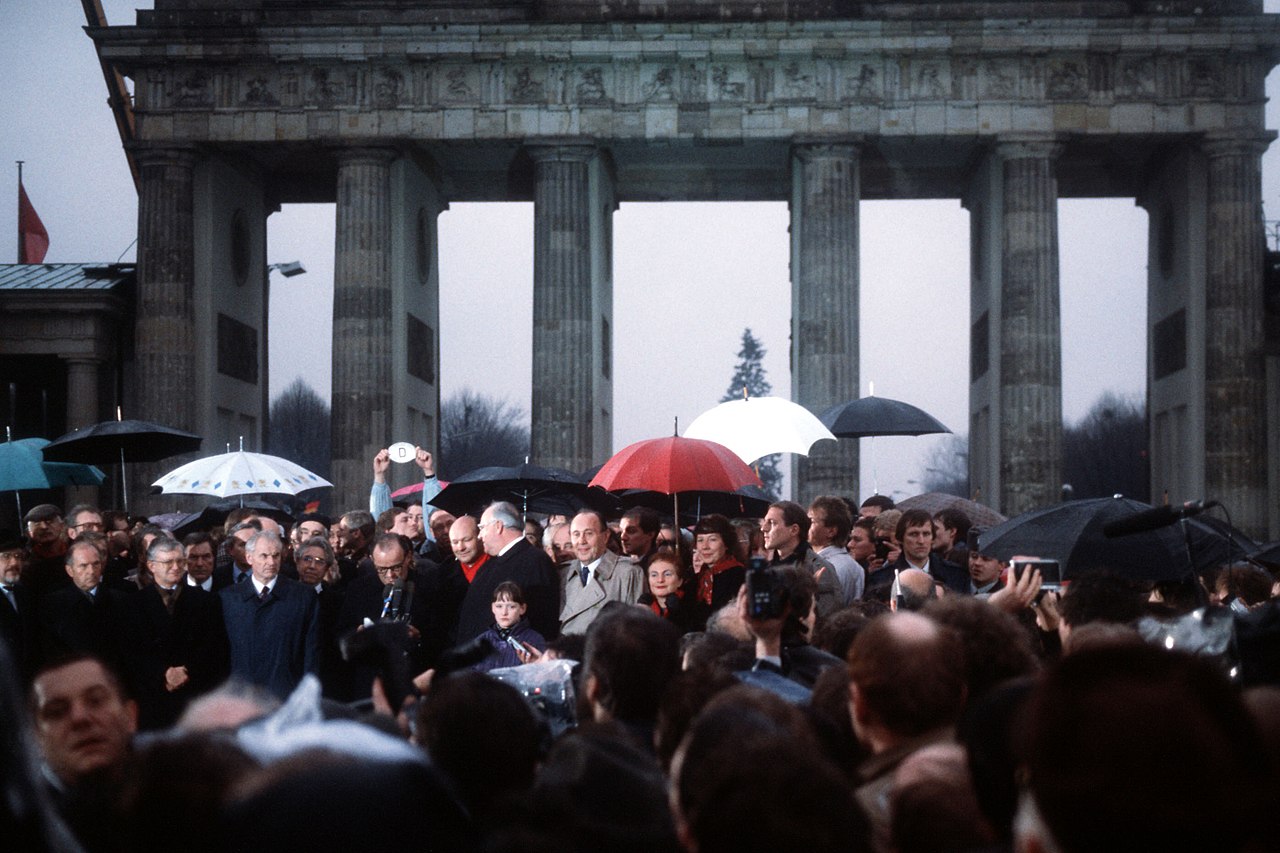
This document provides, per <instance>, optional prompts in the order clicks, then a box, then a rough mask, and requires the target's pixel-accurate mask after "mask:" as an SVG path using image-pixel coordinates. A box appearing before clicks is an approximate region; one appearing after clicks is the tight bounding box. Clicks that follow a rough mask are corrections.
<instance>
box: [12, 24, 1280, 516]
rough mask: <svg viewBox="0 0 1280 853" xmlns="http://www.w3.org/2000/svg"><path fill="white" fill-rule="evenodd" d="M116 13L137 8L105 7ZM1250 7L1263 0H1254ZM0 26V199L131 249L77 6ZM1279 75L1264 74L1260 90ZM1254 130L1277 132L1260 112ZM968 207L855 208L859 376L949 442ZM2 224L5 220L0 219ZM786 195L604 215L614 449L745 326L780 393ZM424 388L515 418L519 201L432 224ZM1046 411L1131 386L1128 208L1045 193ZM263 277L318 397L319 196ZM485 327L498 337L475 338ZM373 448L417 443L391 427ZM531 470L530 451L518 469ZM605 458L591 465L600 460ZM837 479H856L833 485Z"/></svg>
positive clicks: (1141, 249)
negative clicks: (437, 382)
mask: <svg viewBox="0 0 1280 853" xmlns="http://www.w3.org/2000/svg"><path fill="white" fill-rule="evenodd" d="M103 5H104V7H105V9H106V13H107V18H108V21H109V22H110V23H112V24H127V23H132V22H133V19H134V16H133V10H134V9H137V8H149V7H150V5H151V4H149V3H137V2H126V1H125V0H105V2H104V4H103ZM1266 5H1267V10H1268V11H1277V10H1278V9H1280V0H1267V4H1266ZM4 8H5V13H4V16H3V22H4V26H3V27H0V79H4V80H6V81H7V85H6V86H5V88H4V90H3V92H2V93H0V106H2V107H3V113H2V114H3V115H4V116H5V123H4V127H3V128H2V129H0V199H10V200H16V197H17V191H16V190H17V175H16V169H15V167H14V166H13V161H15V160H20V159H21V160H26V161H27V162H26V167H25V169H26V171H25V179H24V183H25V185H26V188H27V192H28V195H29V196H30V197H31V200H32V203H33V204H34V205H35V207H36V210H37V211H38V212H39V214H40V216H41V218H42V219H43V221H44V223H45V226H46V228H47V229H48V231H49V235H50V248H49V254H48V257H47V260H49V261H51V262H80V261H95V262H111V261H115V260H116V259H117V258H123V259H124V260H130V261H131V260H133V258H134V250H133V247H132V246H131V243H132V241H133V240H134V237H135V236H136V228H137V223H136V217H137V196H136V193H135V191H134V188H133V185H132V182H131V181H130V179H129V174H128V168H127V166H126V163H125V158H124V155H123V153H122V151H121V148H120V143H119V138H118V136H117V134H116V130H115V126H114V123H113V120H112V117H111V113H110V110H109V109H108V108H107V106H106V90H105V84H104V83H103V80H102V75H101V73H100V71H99V69H98V65H97V61H96V57H95V55H94V51H93V45H92V42H90V40H89V39H88V37H87V36H85V35H84V33H83V31H82V29H81V28H82V27H83V25H84V18H83V13H82V11H81V8H80V4H78V3H74V2H71V1H70V0H58V2H49V0H5V2H4ZM1277 86H1280V76H1278V75H1277V74H1275V73H1273V74H1272V76H1271V77H1270V78H1269V79H1268V86H1267V91H1268V95H1269V96H1270V97H1272V98H1273V99H1274V97H1275V93H1276V90H1277ZM1267 116H1268V122H1267V123H1268V126H1269V127H1272V128H1274V127H1276V126H1277V125H1278V124H1280V116H1278V115H1277V110H1276V107H1275V104H1274V102H1272V103H1269V104H1268V113H1267ZM1264 171H1265V181H1264V191H1263V201H1264V205H1265V207H1266V211H1267V215H1268V217H1269V218H1280V154H1278V153H1277V150H1276V147H1275V146H1273V147H1272V150H1271V151H1269V152H1268V153H1267V155H1265V157H1264ZM0 210H2V211H3V213H2V214H0V235H2V236H0V258H3V259H4V260H5V261H6V262H11V261H12V260H15V259H16V253H17V249H16V224H15V223H16V218H17V213H16V201H11V202H9V203H6V204H2V205H0ZM968 219H969V217H968V213H967V211H965V210H964V209H963V208H961V207H960V204H959V201H958V200H956V201H921V202H864V203H863V204H862V206H861V229H862V230H861V241H862V259H861V263H862V267H861V282H862V283H861V308H862V313H861V344H860V353H861V377H862V383H861V384H862V388H861V392H862V394H864V395H865V394H866V393H867V392H868V385H869V383H870V382H874V383H875V392H876V394H878V395H880V396H886V397H895V398H898V399H902V400H906V401H908V402H911V403H914V404H915V405H918V406H921V407H922V408H925V409H926V410H928V411H929V412H931V413H932V414H934V415H935V416H936V417H938V418H939V419H940V420H942V422H943V423H945V424H947V425H948V426H949V427H951V428H952V429H954V430H955V431H957V432H964V431H965V429H966V423H967V420H968V414H967V413H968V404H967V394H968V363H969V358H968V352H969V340H968V327H969V308H968V287H969V281H968V270H969V262H968V251H969V238H968V229H969V223H968ZM3 223H7V226H5V225H3ZM787 223H788V215H787V207H786V205H785V204H784V203H770V204H763V203H753V204H746V203H700V204H675V203H666V204H638V203H634V204H623V205H621V207H620V208H619V209H618V211H617V213H616V214H615V216H614V243H615V247H614V330H615V332H614V340H615V353H614V364H615V370H614V388H615V391H614V412H615V415H614V420H615V425H614V449H615V450H617V449H621V448H622V447H624V446H625V445H627V444H629V443H631V442H633V441H638V440H640V439H644V438H652V437H656V436H661V435H668V434H670V431H671V427H672V419H673V417H679V419H680V423H681V424H688V423H690V422H691V421H692V420H693V419H694V418H695V417H697V416H698V415H699V414H700V413H701V412H703V411H705V410H706V409H708V408H710V407H711V406H713V405H715V403H716V401H717V400H719V398H720V396H721V395H722V394H723V393H724V392H725V390H726V386H727V384H728V381H729V378H730V377H731V375H732V373H733V366H734V363H735V361H736V353H737V349H738V344H739V341H740V338H741V334H742V330H743V329H744V328H746V327H750V328H751V329H752V330H753V332H754V333H755V334H756V336H757V337H758V338H759V339H760V340H761V342H762V343H763V344H764V346H765V347H766V349H767V350H768V356H767V357H766V360H765V368H766V371H767V374H768V378H769V380H770V381H771V382H772V383H773V387H774V393H775V394H777V395H779V396H784V397H785V396H789V394H790V390H791V389H790V376H789V374H788V365H787V362H788V355H787V352H788V345H789V344H788V336H789V323H790V283H789V280H788V269H787V265H788V252H789V249H788V235H787ZM439 227H440V273H441V304H440V346H441V359H440V364H441V370H440V376H441V383H442V390H443V393H444V395H445V396H447V395H449V394H450V393H451V392H454V391H457V390H459V389H461V388H464V387H468V386H470V387H472V388H474V389H476V390H478V391H481V392H483V393H488V394H493V395H497V396H500V397H505V398H508V399H510V400H512V401H514V402H516V403H517V404H519V405H520V406H521V407H522V408H524V409H525V410H526V411H527V410H528V407H529V394H530V350H531V340H532V331H531V324H532V304H533V303H532V287H533V206H532V204H476V203H472V204H454V205H453V206H452V207H451V208H450V209H449V210H448V211H446V212H445V213H444V214H443V215H442V216H441V217H440V220H439ZM1059 229H1060V236H1059V241H1060V243H1059V245H1060V258H1061V283H1062V326H1063V342H1062V354H1063V371H1062V373H1063V410H1064V414H1065V416H1066V418H1067V420H1068V421H1074V420H1078V419H1079V418H1080V417H1081V416H1083V415H1084V413H1085V412H1086V411H1087V410H1088V409H1089V407H1090V406H1091V405H1092V404H1093V402H1094V401H1095V400H1096V399H1097V398H1098V397H1099V396H1100V395H1102V394H1103V393H1104V392H1107V391H1113V392H1116V393H1119V394H1123V395H1130V396H1135V397H1140V396H1141V395H1142V394H1143V391H1144V386H1145V379H1144V359H1145V351H1146V245H1147V232H1146V229H1147V216H1146V213H1145V211H1143V210H1142V209H1141V208H1139V207H1137V206H1136V205H1135V204H1134V202H1133V199H1096V200H1074V199H1063V200H1062V201H1060V203H1059ZM268 232H269V233H268V245H269V249H268V254H269V258H268V259H269V261H271V262H281V261H291V260H300V261H302V262H303V264H304V265H305V266H306V268H307V270H308V272H307V274H306V275H303V276H298V277H295V278H291V279H287V280H285V279H281V278H280V277H279V276H273V280H272V302H271V313H272V323H271V329H270V342H271V343H270V347H271V349H270V368H271V369H270V383H271V388H272V393H273V394H274V393H277V392H278V391H280V390H281V389H283V388H284V387H285V386H286V385H287V384H289V383H290V382H291V381H292V380H293V379H294V378H296V377H298V376H301V377H302V378H303V379H304V380H305V381H306V382H308V383H309V384H311V385H312V386H313V387H315V388H316V389H317V390H318V391H320V392H321V394H322V395H323V396H325V397H326V398H327V397H328V389H329V382H330V375H331V354H330V330H331V326H332V288H333V207H332V205H287V206H285V207H284V209H283V210H281V211H280V212H279V213H277V214H275V215H273V216H272V217H271V219H270V220H269V223H268ZM486 325H487V326H488V328H492V329H494V330H496V331H495V334H494V341H495V342H496V344H495V345H489V346H477V345H476V340H477V334H483V330H484V329H485V328H486ZM387 438H388V440H400V439H405V440H411V441H412V440H415V439H417V438H418V437H412V436H388V437H387ZM938 440H939V439H936V438H930V437H922V438H897V439H879V440H877V441H876V442H875V447H874V451H870V450H869V441H868V440H863V445H862V446H863V471H862V484H861V488H860V489H859V490H858V491H857V493H858V494H859V495H860V496H864V495H866V494H869V493H870V492H871V490H872V486H873V481H874V482H875V483H876V484H878V486H879V491H880V492H882V493H885V494H891V495H895V496H896V497H898V498H901V497H905V496H907V495H910V494H914V493H915V492H917V491H919V489H918V488H917V487H916V485H915V484H914V483H913V482H912V481H915V480H918V479H921V478H922V475H923V468H924V466H925V464H926V462H925V459H926V457H927V455H928V452H929V450H930V449H931V448H932V447H933V446H934V445H935V443H936V442H937V441H938ZM535 461H536V460H535ZM599 461H603V460H599ZM850 491H853V490H852V489H850Z"/></svg>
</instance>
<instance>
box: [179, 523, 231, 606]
mask: <svg viewBox="0 0 1280 853" xmlns="http://www.w3.org/2000/svg"><path fill="white" fill-rule="evenodd" d="M182 547H183V550H184V551H185V553H186V558H187V575H186V583H187V586H198V587H200V589H202V590H204V591H205V592H219V591H221V590H222V588H223V587H226V586H231V584H232V583H233V581H234V577H233V576H232V567H231V566H217V561H218V547H217V545H215V544H214V541H213V537H212V536H210V535H209V534H208V533H188V534H187V535H186V536H185V537H183V539H182Z"/></svg>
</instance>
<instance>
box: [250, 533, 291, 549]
mask: <svg viewBox="0 0 1280 853" xmlns="http://www.w3.org/2000/svg"><path fill="white" fill-rule="evenodd" d="M263 539H270V540H271V541H273V542H275V543H276V544H277V545H279V546H280V547H281V548H283V547H284V540H282V539H281V538H280V534H279V533H276V532H275V531H274V530H259V531H258V532H257V533H255V534H253V535H252V536H250V537H249V541H248V542H246V543H244V550H245V551H253V550H254V549H256V548H257V547H258V542H259V541H261V540H263Z"/></svg>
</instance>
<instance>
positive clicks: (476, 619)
mask: <svg viewBox="0 0 1280 853" xmlns="http://www.w3.org/2000/svg"><path fill="white" fill-rule="evenodd" d="M503 581H514V582H515V583H517V584H519V585H520V591H521V592H523V593H524V600H525V603H526V604H528V605H529V610H528V612H527V613H526V614H525V618H526V619H527V620H529V624H530V625H531V626H533V630H535V631H537V632H538V633H539V634H541V635H542V636H544V637H546V638H547V639H551V638H553V637H557V636H559V635H560V621H559V612H560V593H559V579H558V576H557V573H556V567H555V564H554V563H552V562H551V558H550V557H548V556H547V555H546V552H544V551H543V550H542V549H540V548H535V547H533V546H532V545H530V544H529V541H528V540H527V539H525V538H523V537H521V538H520V539H518V540H516V543H515V544H514V545H512V546H511V550H509V551H507V553H505V554H503V555H502V556H500V557H490V558H489V559H488V560H486V561H485V564H484V565H483V566H481V567H480V570H479V571H478V572H476V576H475V577H474V578H472V580H471V585H470V586H469V587H467V594H466V595H465V596H464V597H463V599H462V607H461V609H460V610H459V612H458V635H457V638H456V639H457V641H458V642H459V643H465V642H466V641H467V640H471V639H474V638H475V637H478V636H480V635H481V634H483V633H484V632H485V631H487V630H489V626H490V625H491V624H493V610H492V609H491V605H492V604H493V591H494V590H495V589H497V588H498V584H500V583H502V582H503Z"/></svg>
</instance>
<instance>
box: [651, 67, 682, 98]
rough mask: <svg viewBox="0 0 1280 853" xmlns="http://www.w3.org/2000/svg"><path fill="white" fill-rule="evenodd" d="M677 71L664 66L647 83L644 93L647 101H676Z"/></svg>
mask: <svg viewBox="0 0 1280 853" xmlns="http://www.w3.org/2000/svg"><path fill="white" fill-rule="evenodd" d="M675 85H676V70H675V69H674V68H672V67H671V66H670V65H664V66H662V67H661V68H658V69H657V70H656V71H654V72H653V73H652V76H650V77H649V79H648V80H647V81H645V84H644V87H643V91H644V99H645V100H646V101H674V100H675V99H676V91H675Z"/></svg>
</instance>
